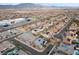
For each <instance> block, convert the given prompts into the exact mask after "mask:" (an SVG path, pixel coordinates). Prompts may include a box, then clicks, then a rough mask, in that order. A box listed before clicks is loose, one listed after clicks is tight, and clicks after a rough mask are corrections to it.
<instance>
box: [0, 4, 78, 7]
mask: <svg viewBox="0 0 79 59" xmlns="http://www.w3.org/2000/svg"><path fill="white" fill-rule="evenodd" d="M17 4H20V3H0V5H17ZM35 4H37V3H35ZM39 4H41V3H39ZM42 5H47V6H74V7H78V6H79V3H44V4H43V3H42Z"/></svg>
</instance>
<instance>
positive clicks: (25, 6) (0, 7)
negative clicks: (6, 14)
mask: <svg viewBox="0 0 79 59" xmlns="http://www.w3.org/2000/svg"><path fill="white" fill-rule="evenodd" d="M43 7H45V6H43V5H40V4H33V3H21V4H18V5H0V9H22V8H43Z"/></svg>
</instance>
